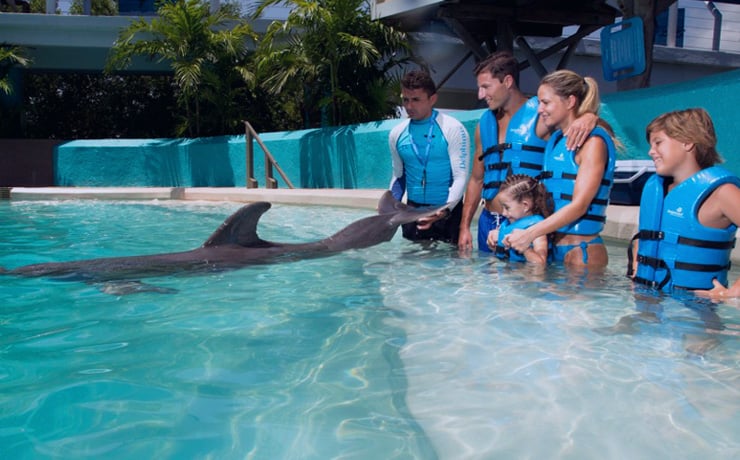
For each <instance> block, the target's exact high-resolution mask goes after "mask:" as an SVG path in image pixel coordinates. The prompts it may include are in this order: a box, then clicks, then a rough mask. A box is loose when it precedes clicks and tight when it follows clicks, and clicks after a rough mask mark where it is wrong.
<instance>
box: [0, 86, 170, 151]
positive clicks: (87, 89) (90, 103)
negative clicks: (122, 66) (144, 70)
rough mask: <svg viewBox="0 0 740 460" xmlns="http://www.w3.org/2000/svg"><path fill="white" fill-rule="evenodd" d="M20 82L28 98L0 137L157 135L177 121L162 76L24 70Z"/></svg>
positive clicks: (150, 136) (93, 137) (168, 130)
mask: <svg viewBox="0 0 740 460" xmlns="http://www.w3.org/2000/svg"><path fill="white" fill-rule="evenodd" d="M23 86H24V88H25V92H26V94H28V95H29V97H27V98H26V101H25V103H24V104H23V106H22V108H21V113H20V114H19V115H17V116H16V119H18V118H19V122H18V123H15V125H16V126H14V127H13V130H14V131H15V132H14V133H13V132H7V131H6V130H5V129H3V130H2V132H0V135H1V136H3V137H26V138H41V139H95V138H98V139H99V138H119V137H128V138H156V137H167V136H166V133H171V132H173V130H174V127H175V124H176V120H175V118H174V116H173V114H174V113H176V101H175V95H174V92H175V88H174V87H173V85H172V79H171V78H170V77H169V76H167V75H153V76H152V75H101V74H75V75H71V74H68V73H30V72H26V74H25V75H24V78H23ZM6 110H9V109H6ZM3 128H5V127H3Z"/></svg>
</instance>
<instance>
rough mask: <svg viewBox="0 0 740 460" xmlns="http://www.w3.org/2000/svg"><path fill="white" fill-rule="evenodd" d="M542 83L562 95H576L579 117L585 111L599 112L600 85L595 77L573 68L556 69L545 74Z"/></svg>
mask: <svg viewBox="0 0 740 460" xmlns="http://www.w3.org/2000/svg"><path fill="white" fill-rule="evenodd" d="M540 84H541V85H547V86H549V87H550V88H552V89H553V91H555V94H557V95H558V96H560V97H563V98H567V97H570V96H575V98H576V101H577V103H578V106H577V107H578V108H577V109H576V116H577V117H579V116H581V115H583V114H584V113H593V114H596V115H598V114H599V109H600V108H601V99H600V98H599V85H598V83H596V80H594V79H593V78H591V77H582V76H580V75H578V74H577V73H575V72H573V71H572V70H556V71H555V72H552V73H549V74H547V75H545V77H544V78H543V79H542V81H541V82H540Z"/></svg>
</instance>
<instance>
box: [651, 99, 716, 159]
mask: <svg viewBox="0 0 740 460" xmlns="http://www.w3.org/2000/svg"><path fill="white" fill-rule="evenodd" d="M657 131H663V132H664V133H665V134H666V135H667V136H668V137H670V138H672V139H675V140H677V141H679V142H685V143H687V144H694V155H695V157H696V162H697V163H698V164H699V167H700V168H701V169H704V168H708V167H710V166H714V165H715V164H717V163H722V158H721V157H720V156H719V153H718V152H717V135H716V134H715V131H714V123H712V118H711V117H710V116H709V114H708V113H707V111H706V110H704V109H702V108H692V109H686V110H675V111H673V112H667V113H664V114H663V115H660V116H658V117H656V118H655V119H654V120H653V121H651V122H650V124H649V125H647V128H645V137H646V138H647V141H648V144H649V143H650V134H652V133H654V132H657Z"/></svg>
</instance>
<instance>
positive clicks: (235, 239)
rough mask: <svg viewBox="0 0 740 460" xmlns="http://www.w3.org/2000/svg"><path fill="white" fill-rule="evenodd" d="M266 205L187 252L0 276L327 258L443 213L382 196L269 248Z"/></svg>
mask: <svg viewBox="0 0 740 460" xmlns="http://www.w3.org/2000/svg"><path fill="white" fill-rule="evenodd" d="M270 206H271V205H270V203H267V202H257V203H251V204H248V205H245V206H244V207H242V208H241V209H239V210H238V211H236V212H235V213H234V214H232V215H231V216H230V217H229V218H227V219H226V220H225V221H224V223H223V224H221V226H220V227H219V228H218V229H217V230H216V231H215V232H214V233H213V234H212V235H211V236H210V237H209V238H208V239H207V240H206V242H205V243H203V245H202V246H201V247H199V248H196V249H192V250H190V251H184V252H173V253H164V254H153V255H141V256H129V257H106V258H100V259H87V260H75V261H69V262H52V263H41V264H33V265H26V266H22V267H18V268H15V269H12V270H6V269H3V268H2V267H0V274H3V275H16V276H22V277H39V276H44V277H50V278H55V279H64V280H79V281H87V282H110V281H113V282H117V281H125V280H138V279H139V278H143V277H153V276H165V275H173V274H183V273H204V272H218V271H224V270H234V269H238V268H242V267H246V266H249V265H258V264H270V263H277V262H285V261H293V260H299V259H309V258H318V257H327V256H330V255H332V254H336V253H339V252H342V251H346V250H348V249H360V248H367V247H370V246H374V245H376V244H379V243H382V242H385V241H390V239H391V238H393V235H395V233H396V230H397V229H398V227H399V226H400V225H401V224H405V223H408V222H414V221H416V220H418V219H420V218H422V217H426V216H430V215H432V214H434V213H436V212H437V211H439V210H440V209H442V208H443V207H439V208H435V209H430V208H423V209H421V208H420V209H414V208H410V207H407V206H406V205H405V204H403V203H400V202H399V201H397V200H396V199H394V198H393V196H392V195H391V193H390V192H389V191H386V192H385V193H384V194H383V196H382V197H381V199H380V201H379V203H378V214H377V215H374V216H370V217H365V218H363V219H360V220H357V221H355V222H353V223H351V224H350V225H348V226H347V227H345V228H343V229H342V230H340V231H338V232H337V233H335V234H334V235H332V236H330V237H328V238H325V239H323V240H321V241H316V242H310V243H274V242H271V241H265V240H262V239H260V237H259V236H258V235H257V223H258V222H259V219H260V217H261V216H262V214H264V213H265V212H266V211H267V210H268V209H270Z"/></svg>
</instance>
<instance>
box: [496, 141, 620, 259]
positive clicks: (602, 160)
mask: <svg viewBox="0 0 740 460" xmlns="http://www.w3.org/2000/svg"><path fill="white" fill-rule="evenodd" d="M607 158H608V153H607V149H606V143H604V140H603V139H601V138H600V137H597V136H593V137H591V138H589V139H588V140H587V141H586V143H585V144H583V148H581V150H580V152H579V153H578V154H577V156H576V163H578V165H579V166H578V174H577V176H576V181H575V185H574V187H573V199H572V200H571V202H570V203H568V204H567V205H565V206H563V207H562V208H560V209H559V210H557V211H556V212H555V213H553V214H552V215H550V216H549V217H548V218H546V219H545V220H543V221H541V222H538V223H536V224H535V225H533V226H531V227H529V228H527V229H525V230H520V229H517V230H514V231H512V233H511V234H509V235H508V236H507V237H506V238H505V239H504V243H505V244H507V245H508V246H511V247H513V248H514V249H515V250H517V251H519V252H523V251H524V250H525V249H527V248H528V247H529V245H530V244H532V242H533V241H534V240H535V239H536V238H538V237H540V236H544V235H548V234H550V233H552V232H554V231H556V230H557V229H559V228H561V227H563V226H565V225H568V224H570V223H571V222H574V221H575V220H577V219H578V218H580V217H581V216H583V215H584V214H586V211H587V210H588V207H589V206H590V205H591V201H593V199H594V197H595V196H596V194H597V193H598V191H599V187H600V186H601V180H602V179H603V176H604V171H605V170H606V162H607Z"/></svg>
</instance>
